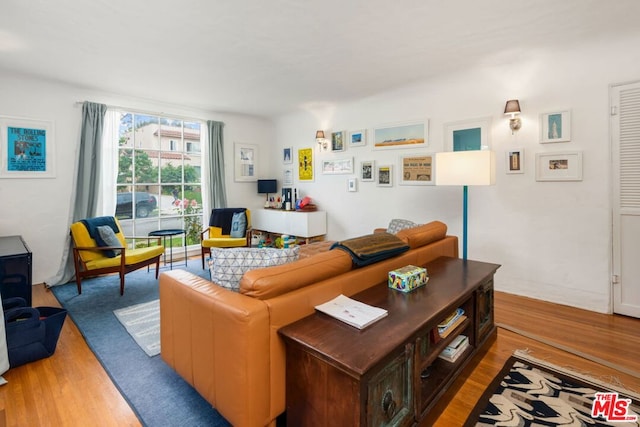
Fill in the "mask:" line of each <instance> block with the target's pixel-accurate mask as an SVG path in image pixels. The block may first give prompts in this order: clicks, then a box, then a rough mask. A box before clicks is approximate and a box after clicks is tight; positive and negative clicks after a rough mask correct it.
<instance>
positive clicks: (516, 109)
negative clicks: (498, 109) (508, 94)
mask: <svg viewBox="0 0 640 427" xmlns="http://www.w3.org/2000/svg"><path fill="white" fill-rule="evenodd" d="M504 114H511V118H510V119H509V127H510V128H511V135H513V134H514V133H515V132H516V131H517V130H519V129H520V128H521V127H522V122H521V121H520V117H516V116H517V115H518V114H520V102H518V100H517V99H510V100H509V101H507V104H506V105H505V106H504Z"/></svg>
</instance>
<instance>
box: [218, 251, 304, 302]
mask: <svg viewBox="0 0 640 427" xmlns="http://www.w3.org/2000/svg"><path fill="white" fill-rule="evenodd" d="M299 251H300V246H294V247H292V248H287V249H276V248H227V249H223V248H211V261H210V265H209V271H210V272H211V281H212V282H215V283H217V284H218V285H220V286H222V287H224V288H227V289H230V290H232V291H234V292H238V290H239V289H240V279H241V278H242V275H243V274H244V273H245V272H247V271H249V270H254V269H256V268H263V267H271V266H272V265H281V264H286V263H288V262H291V261H295V260H297V259H298V253H299Z"/></svg>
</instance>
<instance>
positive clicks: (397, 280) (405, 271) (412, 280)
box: [389, 265, 429, 292]
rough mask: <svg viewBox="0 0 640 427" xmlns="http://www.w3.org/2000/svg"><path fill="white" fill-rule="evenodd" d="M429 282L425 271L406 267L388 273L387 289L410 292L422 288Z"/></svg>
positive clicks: (411, 266) (413, 266)
mask: <svg viewBox="0 0 640 427" xmlns="http://www.w3.org/2000/svg"><path fill="white" fill-rule="evenodd" d="M428 280H429V276H427V269H426V268H422V267H416V266H415V265H407V266H404V267H402V268H399V269H397V270H393V271H390V272H389V287H390V288H393V289H397V290H399V291H402V292H410V291H412V290H414V289H416V288H419V287H420V286H424V285H425V284H426V283H427V281H428Z"/></svg>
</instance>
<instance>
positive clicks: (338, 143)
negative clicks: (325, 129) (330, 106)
mask: <svg viewBox="0 0 640 427" xmlns="http://www.w3.org/2000/svg"><path fill="white" fill-rule="evenodd" d="M346 134H347V133H346V132H345V131H340V132H331V151H344V150H345V139H346Z"/></svg>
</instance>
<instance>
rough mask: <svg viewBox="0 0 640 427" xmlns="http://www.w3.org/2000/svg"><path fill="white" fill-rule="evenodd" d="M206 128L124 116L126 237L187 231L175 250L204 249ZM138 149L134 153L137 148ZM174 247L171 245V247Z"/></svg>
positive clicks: (120, 191)
mask: <svg viewBox="0 0 640 427" xmlns="http://www.w3.org/2000/svg"><path fill="white" fill-rule="evenodd" d="M200 129H201V123H200V122H197V121H186V120H182V119H174V118H168V117H159V116H152V115H145V114H137V113H128V112H122V113H120V123H119V135H118V178H117V184H116V187H117V196H118V197H117V205H116V212H115V214H116V216H117V217H118V219H119V220H120V224H121V225H122V228H123V231H124V233H125V235H129V236H146V235H148V233H149V232H150V231H154V230H159V229H184V230H185V231H186V235H184V236H176V240H180V241H179V242H178V241H174V242H173V245H174V246H181V245H182V244H183V241H182V239H184V238H186V243H187V245H195V244H199V242H200V238H199V234H200V231H202V179H201V175H200V174H201V170H202V157H201V155H200V151H199V150H198V151H189V152H187V151H183V147H185V148H186V147H188V144H185V139H187V138H188V139H189V142H191V143H194V144H197V145H198V147H199V146H200V138H201V132H200ZM134 147H135V149H134ZM168 244H169V242H167V245H168Z"/></svg>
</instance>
